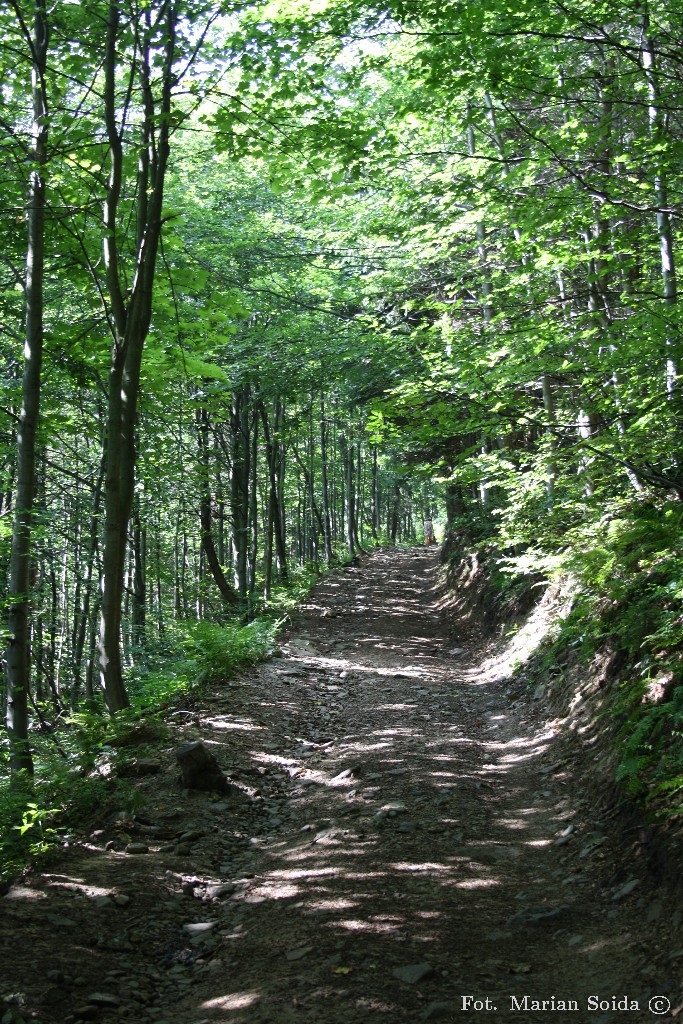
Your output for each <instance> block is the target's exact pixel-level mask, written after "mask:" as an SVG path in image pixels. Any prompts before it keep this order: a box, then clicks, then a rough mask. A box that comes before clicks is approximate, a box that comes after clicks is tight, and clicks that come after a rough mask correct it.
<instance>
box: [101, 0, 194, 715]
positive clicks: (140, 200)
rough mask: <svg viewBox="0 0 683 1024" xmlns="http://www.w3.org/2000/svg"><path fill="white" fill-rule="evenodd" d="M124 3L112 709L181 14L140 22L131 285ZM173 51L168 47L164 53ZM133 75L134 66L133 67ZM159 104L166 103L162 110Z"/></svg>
mask: <svg viewBox="0 0 683 1024" xmlns="http://www.w3.org/2000/svg"><path fill="white" fill-rule="evenodd" d="M120 17H121V8H120V5H119V4H118V3H116V2H114V0H112V2H111V3H110V5H109V11H108V20H107V37H106V49H105V59H104V94H103V95H104V117H105V125H106V133H107V143H108V150H109V182H108V187H107V195H106V199H105V203H104V264H105V281H106V288H107V295H108V299H109V308H110V325H111V330H112V336H113V345H112V355H111V364H110V371H109V388H108V415H107V436H106V442H105V443H106V460H107V468H106V473H105V502H104V516H105V525H104V555H103V560H102V577H103V578H102V604H101V617H100V681H101V684H102V687H103V689H104V695H105V700H106V702H107V707H108V709H109V711H110V713H111V714H114V713H115V712H117V711H120V710H121V709H122V708H126V707H128V706H129V704H130V701H129V698H128V694H127V692H126V687H125V684H124V680H123V666H122V659H121V613H122V599H123V579H124V571H125V561H126V548H127V537H128V523H129V520H130V514H131V508H132V504H133V492H134V484H135V454H136V453H135V427H136V420H137V403H138V395H139V390H140V367H141V363H142V353H143V348H144V344H145V341H146V339H147V334H148V332H149V327H150V322H151V316H152V298H153V285H154V275H155V270H156V262H157V254H158V250H159V240H160V237H161V226H162V204H163V196H164V184H165V178H166V169H167V166H168V158H169V154H170V146H169V133H170V127H171V126H170V120H171V119H170V114H171V96H172V86H173V84H174V81H175V79H174V60H175V34H176V17H177V13H176V10H175V8H174V7H173V5H171V4H169V5H167V6H166V7H165V9H164V19H163V25H162V26H154V28H153V27H152V22H151V15H150V12H149V10H146V11H144V12H142V13H138V14H137V17H138V18H139V19H141V20H142V19H144V21H145V24H144V26H142V24H141V20H140V21H138V23H136V24H135V25H134V26H133V28H134V31H135V34H136V37H137V42H138V46H139V51H140V52H139V59H138V61H137V63H136V66H135V72H136V73H137V74H138V75H139V79H140V91H141V94H142V105H143V117H142V125H141V134H142V139H141V143H140V147H139V159H138V176H137V195H136V239H137V242H136V245H137V247H136V258H135V268H134V275H133V277H132V283H131V286H130V288H128V286H127V276H126V273H125V269H124V267H123V266H122V265H121V260H120V256H119V250H118V245H119V238H120V233H121V227H120V211H119V206H120V200H121V196H122V192H123V165H124V159H123V158H124V152H123V131H124V129H123V127H119V123H118V121H117V118H119V117H121V118H123V119H124V120H125V118H126V116H127V113H128V111H127V109H124V110H122V109H121V105H120V103H119V101H118V100H117V96H116V81H117V59H118V53H119V46H120V38H119V36H120V33H121V25H120ZM159 27H161V28H162V33H163V41H162V43H161V45H160V46H159V50H157V51H156V54H158V57H159V58H160V63H161V77H162V85H161V96H160V99H159V101H158V102H156V101H155V98H154V96H153V94H152V87H151V77H152V72H151V65H152V54H151V37H152V35H153V33H154V32H156V31H157V29H158V28H159ZM161 51H163V52H161ZM130 73H131V74H132V73H133V71H131V72H130ZM157 108H158V109H157Z"/></svg>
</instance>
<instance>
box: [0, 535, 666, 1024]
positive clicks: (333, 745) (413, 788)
mask: <svg viewBox="0 0 683 1024" xmlns="http://www.w3.org/2000/svg"><path fill="white" fill-rule="evenodd" d="M438 573H439V570H438V564H437V556H436V553H434V552H425V551H422V550H417V551H414V552H411V551H397V552H391V553H386V552H384V553H378V554H376V555H374V556H373V557H372V558H369V559H367V560H366V561H365V562H364V564H363V565H362V566H360V567H357V568H352V569H349V570H346V571H344V572H339V573H335V574H333V575H332V576H330V577H328V578H326V579H325V580H324V581H323V582H322V583H321V584H320V585H319V586H318V587H317V588H316V590H315V592H314V595H313V597H312V598H311V601H310V603H309V604H308V605H307V606H305V608H304V609H303V610H302V612H301V614H300V615H299V616H298V618H297V621H296V623H295V625H294V627H293V628H292V629H291V630H290V632H289V634H288V636H287V637H286V638H285V640H284V642H283V656H282V657H280V658H274V659H273V660H271V661H270V662H268V663H267V664H265V665H263V666H261V667H260V668H259V669H258V670H255V671H253V672H252V673H250V674H248V675H246V676H245V677H244V678H242V679H240V680H238V681H236V682H235V683H233V684H231V685H230V686H228V687H225V688H222V689H220V690H216V691H215V692H214V693H213V694H211V695H209V697H208V698H207V700H206V702H204V703H203V706H202V707H201V708H197V709H196V712H193V713H191V714H185V715H181V716H177V718H176V720H178V719H180V720H182V721H183V725H182V727H179V729H178V736H177V740H178V742H180V741H181V740H183V739H195V738H200V737H201V738H203V739H204V740H205V742H207V743H208V744H210V745H211V747H212V750H213V751H214V753H215V754H216V756H217V757H218V759H219V760H220V762H221V764H222V766H223V767H224V768H225V770H226V771H228V773H229V774H230V775H231V777H232V778H234V779H237V780H238V781H239V782H240V784H241V785H242V786H243V788H244V791H245V795H244V797H243V799H241V800H237V801H234V800H233V801H229V800H226V799H225V798H219V797H213V796H210V795H206V794H201V793H192V792H189V791H183V790H181V789H180V788H179V786H178V784H177V781H176V774H177V773H176V770H175V768H174V765H173V747H169V749H168V756H167V759H166V760H167V767H165V769H164V771H163V772H162V773H161V774H159V775H157V776H155V777H154V778H150V779H146V780H144V781H143V782H142V783H141V786H140V788H141V790H142V791H143V792H144V793H145V795H146V797H147V802H146V804H145V805H144V808H143V809H142V811H140V812H139V813H138V814H137V815H136V818H135V820H131V819H127V820H124V819H122V818H121V817H120V816H119V817H118V818H117V819H116V820H111V821H109V822H107V823H106V824H104V825H103V826H102V828H101V829H98V830H97V831H96V832H95V833H94V834H93V835H92V836H90V837H89V838H88V839H87V840H86V841H84V842H83V843H82V844H79V845H77V846H76V847H75V848H74V849H73V850H71V851H66V852H65V853H64V854H63V855H60V858H59V860H58V862H57V863H56V864H54V865H52V866H51V868H50V869H49V870H47V871H45V872H44V873H42V874H40V875H34V876H32V877H29V879H28V880H27V881H25V882H22V884H18V885H15V886H14V887H13V889H12V890H11V891H10V893H9V894H8V895H7V896H6V897H5V898H4V899H3V900H2V914H3V921H2V929H1V933H0V934H1V939H0V955H1V956H2V962H4V963H8V964H9V963H12V964H13V965H14V966H13V968H12V971H11V973H8V974H6V976H5V978H4V979H3V981H2V993H3V995H8V994H9V993H15V994H16V993H21V996H18V997H17V998H16V999H15V1000H14V1001H13V1002H12V1001H10V1002H8V1003H7V1005H8V1007H9V1006H14V1007H15V1012H17V1013H18V1012H19V1004H20V1003H21V1002H22V999H23V1002H24V1010H23V1016H24V1017H25V1018H26V1019H28V1018H29V1016H31V1014H32V1015H33V1017H35V1018H36V1019H38V1020H40V1021H41V1022H43V1024H52V1022H58V1024H69V1022H71V1021H77V1020H88V1019H90V1020H102V1021H103V1022H108V1021H114V1020H129V1021H135V1022H143V1024H147V1022H150V1024H151V1022H154V1024H202V1022H209V1021H222V1022H225V1024H228V1022H229V1024H266V1022H268V1024H288V1022H293V1021H310V1022H315V1024H337V1022H339V1024H341V1022H344V1024H356V1022H360V1021H367V1020H370V1021H373V1020H377V1021H386V1022H388V1024H393V1022H403V1021H410V1022H413V1021H420V1020H441V1021H458V1022H463V1024H464V1022H469V1021H474V1020H479V1019H481V1018H482V1017H484V1018H488V1019H489V1020H494V1021H500V1022H507V1021H512V1020H515V1021H520V1020H524V1021H547V1020H548V1019H552V1020H559V1019H560V1015H561V1014H563V1013H564V1012H569V1013H570V1014H571V1015H570V1017H569V1019H570V1020H573V1021H589V1022H593V1024H598V1022H599V1024H606V1022H611V1021H621V1020H628V1021H637V1022H640V1021H652V1020H674V1019H675V1018H674V1017H673V1016H671V1015H670V1014H669V1013H664V1014H662V1013H660V1014H659V1015H657V1016H655V1015H653V1013H652V1012H651V1011H650V1010H649V1009H648V1001H649V1000H650V998H651V997H652V996H653V995H654V996H663V997H668V998H669V999H670V1000H671V1002H672V1006H673V1007H674V1009H675V1008H676V1007H677V1006H678V1004H679V1003H680V1002H682V1001H683V1000H681V999H680V998H678V997H680V993H681V983H680V974H681V971H680V968H681V964H682V963H683V951H681V950H680V949H679V950H678V958H676V956H674V957H673V958H670V957H669V953H670V951H671V950H673V951H674V952H675V951H676V949H677V947H676V945H675V943H674V945H671V944H670V943H671V941H672V940H671V935H672V933H674V932H675V931H676V930H677V929H679V928H680V924H681V914H680V910H679V909H678V908H676V907H672V906H668V905H667V903H666V898H667V897H666V893H665V892H663V891H662V892H661V893H659V894H657V893H655V894H654V895H653V890H652V880H651V879H648V877H647V875H646V874H645V872H644V871H643V870H642V869H640V868H639V867H638V866H637V864H629V861H628V858H627V857H626V856H625V850H624V841H623V838H621V837H620V834H619V833H617V832H615V831H614V830H613V829H612V827H611V825H610V822H609V821H605V820H602V818H601V817H600V814H599V813H598V811H597V810H596V809H594V808H591V807H590V806H588V801H587V800H586V799H585V798H582V796H581V785H580V784H581V772H582V771H585V770H587V769H586V766H579V770H578V773H577V770H576V766H572V764H571V763H570V762H569V761H568V760H567V753H566V749H565V748H563V747H562V746H561V744H559V741H558V740H557V738H556V737H555V735H554V728H553V725H552V723H548V722H547V721H546V720H545V719H544V718H543V717H542V716H540V717H539V713H538V711H536V710H534V709H535V708H536V705H534V704H533V702H531V701H530V700H528V699H523V700H518V701H516V702H515V703H514V705H513V704H512V702H511V695H510V691H509V687H508V684H507V683H506V675H507V673H508V671H509V664H508V663H507V662H506V659H505V657H504V656H502V655H501V653H500V652H498V656H497V657H496V656H494V652H492V651H491V650H487V649H486V647H485V645H483V644H482V643H481V642H479V643H477V642H476V640H474V639H472V638H471V637H467V636H462V635H459V634H458V626H457V624H451V625H449V624H448V623H447V620H446V618H445V616H442V615H441V614H440V612H439V602H440V600H441V591H440V588H439V585H438ZM131 842H132V843H133V844H136V843H137V844H138V846H137V847H135V845H134V846H133V849H135V848H137V849H140V850H142V849H144V848H146V849H147V852H146V853H142V852H140V853H130V852H125V851H126V848H127V847H128V848H130V843H131ZM107 847H108V849H107ZM679 945H683V942H681V941H680V940H679ZM467 997H471V1000H469V1001H468V999H467ZM512 997H514V1000H513V998H512ZM525 997H527V998H526V1001H525ZM591 997H597V999H598V1000H600V1001H602V1003H603V1005H602V1006H600V1005H599V1004H598V1005H597V1006H596V1007H595V1008H593V1007H592V1006H591V1004H590V1003H589V1000H590V998H591ZM624 998H626V999H627V1000H628V1001H629V1003H630V1009H629V1010H628V1011H624V1009H622V1007H623V1005H624V1004H623V1002H622V1003H621V1005H619V1004H615V1003H614V1000H619V999H621V1000H623V999H624ZM475 1000H476V1001H478V1002H475ZM486 1000H488V1001H489V1002H488V1003H487V1002H486ZM543 1000H545V1001H546V1005H545V1006H544V1007H543V1006H541V1005H540V1004H541V1001H543ZM572 1001H575V1004H576V1007H575V1006H574V1003H573V1002H572ZM636 1004H637V1008H636ZM665 1005H666V1004H665V1003H661V1004H657V1005H656V1008H657V1009H660V1010H661V1009H662V1007H664V1006H665ZM494 1007H495V1009H494ZM0 1019H2V1020H3V1021H5V1018H4V1017H2V1011H1V1010H0ZM8 1019H10V1018H8Z"/></svg>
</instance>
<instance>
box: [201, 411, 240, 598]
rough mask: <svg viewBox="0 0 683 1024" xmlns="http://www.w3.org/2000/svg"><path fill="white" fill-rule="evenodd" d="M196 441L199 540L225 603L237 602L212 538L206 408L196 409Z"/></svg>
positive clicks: (207, 416)
mask: <svg viewBox="0 0 683 1024" xmlns="http://www.w3.org/2000/svg"><path fill="white" fill-rule="evenodd" d="M196 418H197V442H198V445H199V473H200V480H199V494H200V496H199V520H200V524H201V542H202V547H203V549H204V556H205V558H206V563H207V565H208V567H209V571H210V572H211V575H212V576H213V578H214V582H215V584H216V586H217V587H218V589H219V591H220V594H221V597H222V598H223V600H224V601H225V603H226V604H227V605H230V606H234V605H236V604H237V601H238V599H237V594H236V593H235V591H234V590H233V588H232V587H231V585H230V583H229V582H228V580H227V579H226V576H225V573H224V572H223V566H222V565H221V563H220V561H219V559H218V555H217V553H216V546H215V544H214V539H213V516H212V511H211V505H212V498H211V479H210V466H209V452H210V446H209V414H208V412H207V411H206V409H197V416H196Z"/></svg>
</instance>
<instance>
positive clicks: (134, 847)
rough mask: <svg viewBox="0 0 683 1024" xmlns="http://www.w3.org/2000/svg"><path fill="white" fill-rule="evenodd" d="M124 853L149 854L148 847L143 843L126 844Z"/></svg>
mask: <svg viewBox="0 0 683 1024" xmlns="http://www.w3.org/2000/svg"><path fill="white" fill-rule="evenodd" d="M126 853H149V847H148V846H146V845H145V844H144V843H128V845H127V846H126Z"/></svg>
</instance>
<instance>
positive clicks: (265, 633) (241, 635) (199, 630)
mask: <svg viewBox="0 0 683 1024" xmlns="http://www.w3.org/2000/svg"><path fill="white" fill-rule="evenodd" d="M279 625H280V623H279V622H278V621H277V620H272V619H267V618H259V619H254V621H253V622H250V623H249V624H248V625H246V626H237V625H235V626H233V625H228V626H217V625H214V624H213V623H211V622H198V623H197V624H196V625H195V626H194V627H193V628H192V630H191V633H190V642H189V645H188V653H189V654H190V656H191V657H193V660H194V663H195V665H196V677H195V678H196V681H197V683H198V684H199V685H205V684H212V683H223V682H226V681H227V680H228V679H230V678H231V676H233V675H234V674H235V672H236V671H238V670H239V669H241V668H246V667H247V666H249V665H253V664H255V663H256V662H257V661H260V660H261V659H262V658H263V657H265V656H266V655H267V654H268V653H269V652H270V651H272V649H273V643H274V638H275V633H276V631H277V628H278V626H279Z"/></svg>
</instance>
